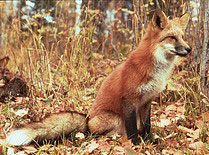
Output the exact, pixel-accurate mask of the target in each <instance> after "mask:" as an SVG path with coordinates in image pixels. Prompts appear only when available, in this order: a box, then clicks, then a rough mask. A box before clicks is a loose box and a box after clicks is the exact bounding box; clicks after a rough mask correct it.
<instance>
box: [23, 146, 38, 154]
mask: <svg viewBox="0 0 209 155" xmlns="http://www.w3.org/2000/svg"><path fill="white" fill-rule="evenodd" d="M22 148H23V150H24V151H25V152H26V153H28V154H29V153H35V152H37V151H38V150H37V149H36V148H35V147H34V146H33V145H29V146H23V147H22Z"/></svg>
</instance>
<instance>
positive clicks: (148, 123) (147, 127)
mask: <svg viewBox="0 0 209 155" xmlns="http://www.w3.org/2000/svg"><path fill="white" fill-rule="evenodd" d="M150 111H151V107H150V106H149V111H148V115H147V119H146V121H145V124H144V128H145V133H146V134H149V133H150V129H151V123H150Z"/></svg>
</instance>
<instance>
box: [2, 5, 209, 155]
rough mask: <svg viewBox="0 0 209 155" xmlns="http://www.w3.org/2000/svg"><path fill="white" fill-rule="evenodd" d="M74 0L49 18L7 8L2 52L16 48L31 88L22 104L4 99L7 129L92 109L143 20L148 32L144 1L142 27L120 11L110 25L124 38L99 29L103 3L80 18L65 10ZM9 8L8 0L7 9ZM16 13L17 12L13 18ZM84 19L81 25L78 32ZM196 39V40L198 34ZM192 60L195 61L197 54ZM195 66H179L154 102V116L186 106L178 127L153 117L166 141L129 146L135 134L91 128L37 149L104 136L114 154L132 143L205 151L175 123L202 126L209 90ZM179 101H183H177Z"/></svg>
mask: <svg viewBox="0 0 209 155" xmlns="http://www.w3.org/2000/svg"><path fill="white" fill-rule="evenodd" d="M72 5H74V3H73V2H72V3H71V2H69V3H66V2H57V4H56V8H57V10H56V12H55V18H54V22H52V23H48V24H43V23H40V22H39V21H40V19H41V20H42V19H43V16H44V14H35V15H33V16H32V17H31V18H30V19H28V20H26V21H25V22H24V23H23V21H21V20H20V18H19V17H14V16H13V14H14V10H12V9H10V11H9V12H4V11H1V17H0V22H1V27H0V32H1V33H2V34H4V35H2V38H1V41H2V42H3V46H2V47H1V49H0V51H1V55H6V54H7V55H9V56H10V58H11V61H10V62H9V64H8V68H9V69H10V70H11V71H12V72H16V73H18V74H21V75H22V76H23V77H24V78H25V79H26V81H27V83H28V85H29V87H30V89H31V93H30V101H27V102H24V103H21V104H19V105H18V104H16V103H15V102H8V103H7V104H0V112H1V117H3V119H2V120H3V121H1V123H0V125H1V126H0V128H2V131H4V133H8V132H9V130H10V129H11V128H13V127H14V126H15V125H21V124H25V122H29V121H30V120H39V119H40V118H43V117H45V116H46V115H48V114H50V113H55V112H59V111H65V110H75V111H80V112H83V113H87V112H88V111H89V109H90V106H91V103H92V102H93V100H94V98H95V96H96V94H97V90H98V88H99V86H100V84H101V82H102V81H103V79H104V77H106V76H107V75H108V74H109V73H110V72H111V71H112V69H113V68H114V67H115V66H116V65H117V64H118V63H119V62H121V60H123V59H124V57H125V56H126V55H127V53H129V52H130V51H131V49H133V47H134V46H135V43H137V42H138V40H137V39H136V40H134V36H142V35H143V32H144V28H143V27H142V28H141V32H139V31H137V30H139V27H138V22H137V20H136V17H138V16H139V15H138V14H137V13H136V12H137V11H138V10H137V9H136V8H137V7H135V10H134V11H133V12H129V13H130V14H131V15H132V16H131V17H132V21H133V26H132V27H133V30H135V31H131V30H129V29H128V27H127V25H126V22H124V21H121V20H120V18H118V19H115V21H116V22H115V24H114V25H111V26H110V27H108V29H110V30H111V33H114V34H115V35H118V36H119V38H118V39H114V40H113V39H112V38H111V35H107V34H103V35H102V36H100V38H99V37H97V35H99V32H98V25H97V24H99V22H101V18H102V12H100V11H99V10H90V9H89V8H88V7H84V8H82V10H81V11H82V12H85V16H84V17H82V18H83V19H82V22H81V23H77V21H76V20H75V21H74V24H72V25H69V22H70V19H71V18H72V17H71V16H70V15H69V14H66V13H65V10H68V9H69V8H70V7H72ZM3 8H4V7H3V6H2V4H1V3H0V9H3ZM48 11H49V13H50V10H45V14H46V13H48ZM125 11H127V10H125ZM144 11H146V8H144ZM143 15H144V16H143ZM11 16H12V20H9V19H10V18H11ZM142 16H143V18H142V19H143V20H144V19H147V15H146V14H145V13H143V12H142V14H141V17H142ZM143 20H141V22H142V23H143V22H145V21H143ZM146 21H147V20H146ZM22 24H23V25H25V26H26V27H27V29H26V30H23V29H22V26H21V25H22ZM78 24H79V28H80V31H79V33H78V34H77V28H78ZM121 36H126V40H125V41H124V40H121ZM193 38H194V37H193ZM190 42H191V43H193V42H192V41H191V40H190ZM186 63H189V60H187V61H186ZM186 63H185V62H184V63H182V64H186ZM187 68H188V67H185V66H184V65H181V66H180V67H179V68H177V69H176V73H175V76H173V77H172V80H171V81H170V83H169V84H170V85H168V89H167V91H165V92H164V93H162V94H161V96H160V98H159V99H158V100H156V101H157V102H158V104H157V105H156V104H153V110H152V121H159V119H160V116H162V113H163V111H164V110H165V109H166V106H167V105H170V104H171V103H175V104H176V106H177V107H178V106H182V107H184V108H185V112H184V116H185V119H183V120H181V121H179V122H175V123H174V126H171V127H170V128H166V129H165V128H164V129H162V128H160V127H158V126H157V125H155V124H154V123H153V124H154V125H153V129H152V130H153V132H156V133H157V134H158V135H159V136H160V137H163V138H161V139H160V140H159V142H158V144H154V143H143V142H142V143H141V144H140V145H139V146H137V147H133V146H131V148H132V150H129V149H127V148H126V144H127V145H128V146H129V145H131V144H129V142H126V143H125V144H124V143H123V142H124V140H123V139H122V138H119V139H117V140H115V139H114V138H106V137H100V138H99V139H95V138H93V137H91V136H88V137H87V138H85V139H84V140H79V139H76V138H75V137H74V138H71V139H72V142H69V141H65V140H63V143H62V145H44V146H40V147H38V148H37V150H36V153H37V154H44V152H45V154H68V153H69V152H70V153H71V154H88V153H87V152H88V151H89V150H88V151H87V152H86V153H84V152H85V151H86V150H87V148H89V147H91V146H92V147H96V146H97V145H96V144H99V146H103V147H104V148H105V147H106V150H105V149H104V148H103V150H105V151H104V152H105V153H106V154H114V153H116V152H120V151H121V152H123V151H125V152H126V153H130V154H135V153H133V152H132V151H138V152H143V153H145V154H148V153H151V154H156V153H160V154H162V152H163V150H164V154H166V153H165V150H171V149H172V150H180V151H181V153H185V154H193V153H198V151H199V150H196V149H192V150H191V148H189V147H188V145H189V144H188V143H190V141H187V140H186V139H187V138H188V137H187V134H186V132H184V131H179V130H175V129H176V126H185V127H188V128H191V129H194V130H195V129H196V128H197V126H195V121H194V120H195V119H198V118H200V116H199V115H200V111H199V108H198V106H199V103H200V102H206V98H204V97H203V96H201V95H199V92H200V88H199V86H200V85H199V80H200V77H199V75H198V74H197V72H196V71H194V70H191V69H190V70H189V71H187ZM178 102H179V103H181V104H177V103H178ZM22 108H26V109H28V110H29V112H28V114H27V115H26V116H24V117H19V116H16V115H15V114H14V112H13V110H17V109H22ZM206 108H208V107H206ZM207 130H208V129H207V128H204V130H202V132H201V133H202V134H201V135H200V138H199V139H198V141H199V140H200V139H201V140H202V141H203V142H204V143H205V142H207V141H208V139H207V137H208V131H207ZM172 132H175V133H177V135H174V136H173V137H172V136H171V139H169V138H165V137H166V136H168V135H171V134H172ZM1 136H2V135H1ZM164 138H165V139H164ZM172 138H173V139H172ZM73 139H76V140H73ZM121 139H122V140H121ZM174 140H175V141H174ZM196 140H197V139H196ZM172 142H175V143H178V145H176V146H172ZM94 144H95V145H96V146H95V145H94ZM205 144H206V143H205ZM181 145H182V146H181ZM122 148H125V150H123V149H122ZM4 149H5V150H3V152H4V153H5V154H6V148H4ZM120 149H121V150H120ZM201 151H202V150H201ZM204 151H206V152H208V145H205V148H204ZM92 153H94V154H101V152H100V151H99V147H96V148H95V149H94V150H93V151H92Z"/></svg>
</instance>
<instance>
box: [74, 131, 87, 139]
mask: <svg viewBox="0 0 209 155" xmlns="http://www.w3.org/2000/svg"><path fill="white" fill-rule="evenodd" d="M75 137H76V138H78V139H85V135H84V134H83V133H82V132H77V133H76V135H75Z"/></svg>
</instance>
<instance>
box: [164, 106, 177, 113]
mask: <svg viewBox="0 0 209 155" xmlns="http://www.w3.org/2000/svg"><path fill="white" fill-rule="evenodd" d="M176 110H177V107H176V106H175V105H173V104H172V105H169V106H167V107H166V108H165V112H166V113H168V112H169V111H176Z"/></svg>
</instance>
